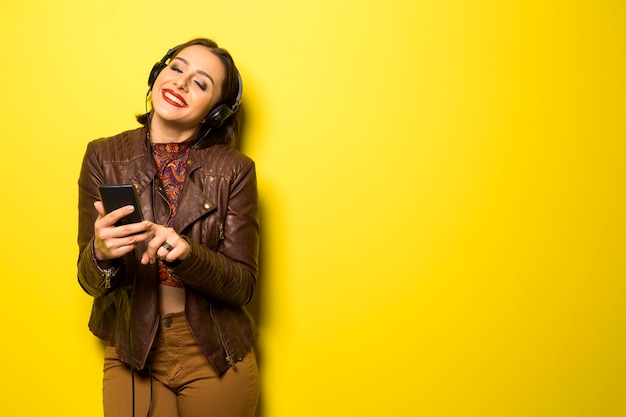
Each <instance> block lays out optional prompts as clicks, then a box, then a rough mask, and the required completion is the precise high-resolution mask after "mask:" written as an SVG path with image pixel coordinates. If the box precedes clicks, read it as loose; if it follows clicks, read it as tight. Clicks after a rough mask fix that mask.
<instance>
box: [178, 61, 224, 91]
mask: <svg viewBox="0 0 626 417" xmlns="http://www.w3.org/2000/svg"><path fill="white" fill-rule="evenodd" d="M174 59H179V60H181V61H183V62H184V63H185V64H187V65H189V61H187V60H186V59H185V58H181V57H179V56H177V57H175V58H174ZM196 72H197V73H198V74H200V75H204V76H205V77H207V78H208V79H209V80H210V81H211V84H213V85H214V86H215V80H213V77H211V76H210V75H209V74H207V73H206V72H204V71H202V70H197V71H196Z"/></svg>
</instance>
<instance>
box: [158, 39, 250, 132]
mask: <svg viewBox="0 0 626 417" xmlns="http://www.w3.org/2000/svg"><path fill="white" fill-rule="evenodd" d="M181 46H182V45H178V46H175V47H173V48H172V49H170V50H169V51H167V53H166V54H165V55H164V56H163V58H161V60H160V61H159V62H157V63H156V64H154V66H153V67H152V71H150V76H149V77H148V86H149V87H150V90H152V87H153V86H154V83H155V81H156V79H157V77H158V76H159V74H160V73H161V71H163V70H164V69H165V67H167V64H168V61H169V60H170V58H172V56H174V54H175V53H176V52H177V51H178V49H179V48H180V47H181ZM235 71H236V72H237V85H238V88H237V97H236V98H235V102H234V103H233V104H232V105H231V106H229V105H227V104H220V105H219V106H216V107H215V108H214V109H213V110H211V111H210V112H209V114H207V116H206V117H205V118H204V119H203V123H207V124H208V125H209V127H211V128H218V127H220V126H221V125H222V124H223V123H224V122H225V121H226V119H228V118H229V117H230V116H232V115H233V114H234V113H235V112H236V111H237V109H239V105H240V104H241V94H242V93H243V82H242V81H241V75H240V74H239V71H237V69H236V68H235ZM150 90H148V93H149V92H150Z"/></svg>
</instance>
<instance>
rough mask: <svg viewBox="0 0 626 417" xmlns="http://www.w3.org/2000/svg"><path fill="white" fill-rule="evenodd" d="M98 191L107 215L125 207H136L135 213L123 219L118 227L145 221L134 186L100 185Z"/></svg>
mask: <svg viewBox="0 0 626 417" xmlns="http://www.w3.org/2000/svg"><path fill="white" fill-rule="evenodd" d="M98 189H99V191H100V199H101V200H102V205H103V206H104V210H105V211H106V212H107V213H110V212H112V211H113V210H116V209H118V208H120V207H124V206H135V211H133V212H132V213H130V214H129V215H128V216H126V217H123V218H121V219H120V220H119V221H118V222H117V223H116V226H121V225H125V224H129V223H138V222H141V221H143V215H142V214H141V207H140V206H139V199H138V198H137V191H136V190H135V186H134V185H133V184H105V185H100V186H99V187H98Z"/></svg>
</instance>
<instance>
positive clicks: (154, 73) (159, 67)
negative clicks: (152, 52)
mask: <svg viewBox="0 0 626 417" xmlns="http://www.w3.org/2000/svg"><path fill="white" fill-rule="evenodd" d="M165 67H167V64H165V63H164V62H163V61H159V62H157V63H156V64H154V66H153V67H152V71H150V76H149V77H148V86H149V87H150V88H152V86H153V85H154V82H155V81H156V79H157V77H158V76H159V74H160V73H161V71H163V70H164V69H165Z"/></svg>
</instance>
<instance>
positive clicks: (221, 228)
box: [218, 222, 224, 240]
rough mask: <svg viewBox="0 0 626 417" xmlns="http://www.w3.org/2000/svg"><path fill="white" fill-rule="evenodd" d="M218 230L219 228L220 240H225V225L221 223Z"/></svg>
mask: <svg viewBox="0 0 626 417" xmlns="http://www.w3.org/2000/svg"><path fill="white" fill-rule="evenodd" d="M218 228H219V231H220V236H219V239H220V240H224V223H222V222H219V225H218Z"/></svg>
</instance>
